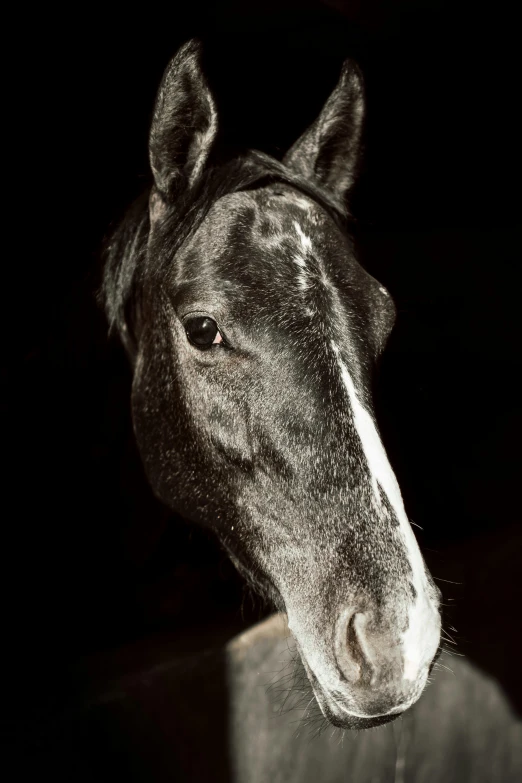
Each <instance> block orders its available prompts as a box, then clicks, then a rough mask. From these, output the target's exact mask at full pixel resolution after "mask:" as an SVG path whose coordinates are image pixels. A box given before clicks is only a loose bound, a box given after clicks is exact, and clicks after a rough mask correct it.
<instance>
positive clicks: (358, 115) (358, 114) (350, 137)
mask: <svg viewBox="0 0 522 783" xmlns="http://www.w3.org/2000/svg"><path fill="white" fill-rule="evenodd" d="M363 120H364V86H363V79H362V75H361V72H360V70H359V68H358V67H357V65H356V64H355V63H354V62H353V61H352V60H345V62H344V64H343V67H342V71H341V76H340V78H339V81H338V83H337V86H336V88H335V89H334V91H333V92H332V94H331V95H330V97H329V98H328V100H327V101H326V103H325V105H324V107H323V109H322V111H321V113H320V115H319V117H318V118H317V119H316V120H315V122H314V123H313V124H312V125H311V126H310V127H309V128H308V130H306V131H305V132H304V133H303V135H302V136H301V137H300V138H299V139H298V140H297V141H296V142H295V144H294V145H293V147H291V149H290V150H289V151H288V152H287V153H286V155H285V157H284V158H283V163H284V164H285V165H286V166H288V167H289V168H291V169H293V170H294V171H296V172H297V173H299V174H301V175H302V176H304V177H305V178H306V179H310V180H312V181H315V182H317V183H319V184H320V185H322V186H323V187H325V188H327V189H328V190H330V191H331V192H333V193H334V195H335V196H336V197H337V198H338V199H339V200H341V201H342V200H343V199H344V197H345V196H346V194H347V192H348V191H349V190H350V188H351V187H352V185H353V184H354V182H355V178H356V175H357V167H358V162H359V156H360V145H361V133H362V127H363Z"/></svg>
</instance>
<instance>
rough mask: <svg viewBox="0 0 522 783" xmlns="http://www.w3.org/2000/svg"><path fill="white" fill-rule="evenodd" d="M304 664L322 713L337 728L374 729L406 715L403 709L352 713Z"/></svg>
mask: <svg viewBox="0 0 522 783" xmlns="http://www.w3.org/2000/svg"><path fill="white" fill-rule="evenodd" d="M303 663H304V667H305V670H306V673H307V675H308V679H309V680H310V684H311V686H312V690H313V692H314V696H315V699H316V701H317V704H318V705H319V708H320V710H321V712H322V713H323V715H324V717H325V718H326V719H327V720H328V721H329V722H330V723H331V724H332V725H333V726H335V727H336V728H339V729H357V730H361V729H373V728H375V727H376V726H383V725H384V724H385V723H391V721H394V720H395V719H396V718H398V717H399V716H400V715H402V714H403V713H404V709H403V708H398V709H396V710H392V711H390V712H387V713H386V714H384V715H359V714H357V713H355V712H352V711H350V709H349V708H348V707H344V706H343V704H342V703H341V702H340V700H339V698H338V697H335V696H333V694H331V693H329V692H328V691H327V690H326V689H325V688H323V687H322V686H321V685H320V683H319V680H318V679H317V677H316V676H315V675H314V673H313V672H312V671H311V670H310V667H309V666H308V665H307V664H306V662H305V661H304V660H303ZM408 706H410V705H408Z"/></svg>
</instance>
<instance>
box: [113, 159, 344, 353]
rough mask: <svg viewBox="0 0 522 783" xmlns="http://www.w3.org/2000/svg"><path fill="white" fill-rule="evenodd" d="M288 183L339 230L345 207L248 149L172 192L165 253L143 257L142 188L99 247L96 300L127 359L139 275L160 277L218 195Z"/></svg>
mask: <svg viewBox="0 0 522 783" xmlns="http://www.w3.org/2000/svg"><path fill="white" fill-rule="evenodd" d="M277 183H279V184H284V185H288V186H290V187H292V188H294V189H296V190H298V191H299V192H300V193H302V194H304V195H305V196H308V197H309V198H311V199H313V200H314V201H315V202H317V203H318V204H320V205H321V206H322V207H323V209H325V210H326V211H327V212H328V213H329V214H330V216H331V217H332V218H333V219H334V220H335V222H336V223H337V225H339V226H340V227H341V228H343V229H344V230H346V229H347V227H348V222H349V220H350V219H351V216H350V214H349V212H348V210H347V208H346V205H345V204H341V203H340V202H339V201H338V200H337V199H336V198H335V196H334V195H333V194H332V193H330V192H328V191H326V190H324V189H323V188H322V187H320V186H319V184H316V183H314V182H311V181H310V180H308V179H305V178H304V177H302V176H300V175H299V174H297V173H295V172H294V171H292V170H291V169H289V168H287V167H286V166H284V165H283V163H281V162H279V161H277V160H276V159H275V158H272V157H271V156H269V155H267V154H265V153H262V152H259V151H257V150H251V151H248V152H247V153H245V154H243V155H241V156H238V157H236V158H234V159H233V160H231V161H228V162H227V163H224V164H221V165H215V166H209V167H208V168H207V170H206V171H205V172H204V173H203V175H202V177H201V179H200V182H199V183H198V185H197V186H196V187H195V188H193V189H192V190H189V189H187V190H186V192H185V193H180V194H177V195H176V197H175V198H174V199H173V208H169V212H168V216H167V218H166V219H167V220H168V223H169V224H170V225H168V226H167V231H166V232H165V236H166V237H167V239H166V240H165V245H166V246H165V247H164V248H163V249H164V251H165V252H161V253H160V254H158V257H157V258H155V259H152V258H149V257H148V254H147V244H148V236H149V231H150V220H149V208H148V202H149V194H150V187H149V188H147V190H146V191H144V192H143V193H142V194H141V195H140V196H139V197H138V198H137V199H136V200H135V201H134V203H133V204H132V205H131V206H130V208H129V209H128V210H127V211H126V213H125V215H124V216H123V218H122V220H120V222H119V223H118V224H117V225H116V227H115V229H114V230H113V231H112V232H111V233H110V234H109V236H108V239H107V240H106V242H105V246H104V249H103V261H104V264H103V265H104V269H103V282H102V286H101V290H100V292H99V301H100V303H101V304H102V306H103V307H104V308H105V312H106V315H107V318H108V321H109V333H113V332H117V333H118V334H119V336H120V338H121V340H122V342H123V345H124V347H125V349H126V350H127V352H128V353H129V355H130V356H131V358H132V357H133V356H134V354H135V350H136V326H137V323H136V322H137V311H138V309H139V297H140V289H141V283H142V281H143V279H144V276H145V271H147V274H148V275H150V274H151V273H152V274H154V275H157V276H158V278H160V276H161V273H164V271H165V269H164V267H165V264H168V263H171V261H172V259H173V258H174V256H175V255H176V253H177V252H178V251H179V249H180V248H181V247H182V245H183V244H184V243H185V242H186V241H187V240H188V239H189V238H190V237H191V236H192V235H193V234H194V233H195V231H196V230H197V229H198V227H199V226H200V225H201V223H202V222H203V220H204V218H205V216H206V215H207V214H208V211H209V210H210V208H211V206H212V205H213V204H214V203H215V202H216V201H217V200H218V199H220V198H222V197H223V196H225V195H227V194H230V193H237V192H240V191H246V190H254V189H257V188H260V187H264V186H267V185H273V184H277Z"/></svg>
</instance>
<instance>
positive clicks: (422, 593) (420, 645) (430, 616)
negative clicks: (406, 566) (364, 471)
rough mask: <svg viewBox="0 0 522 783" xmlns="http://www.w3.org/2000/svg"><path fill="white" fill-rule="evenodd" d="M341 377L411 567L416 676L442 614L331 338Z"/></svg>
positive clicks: (412, 670)
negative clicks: (435, 602)
mask: <svg viewBox="0 0 522 783" xmlns="http://www.w3.org/2000/svg"><path fill="white" fill-rule="evenodd" d="M331 345H332V349H333V352H334V354H335V356H336V359H337V363H338V365H339V369H340V371H341V378H342V381H343V384H344V387H345V389H346V391H347V394H348V399H349V401H350V406H351V410H352V414H353V420H354V425H355V429H356V430H357V434H358V435H359V439H360V441H361V446H362V449H363V452H364V455H365V458H366V462H367V464H368V469H369V472H370V476H371V480H372V485H373V491H374V495H375V499H376V501H377V503H378V504H379V505H380V504H381V496H380V492H379V485H380V487H381V489H382V491H383V492H385V493H386V496H387V497H388V500H389V502H390V505H391V506H392V508H393V510H394V512H395V515H396V517H397V519H398V520H399V526H400V527H399V530H400V534H401V537H402V540H403V543H404V547H405V550H406V552H407V556H408V560H409V563H410V566H411V570H412V583H413V586H414V588H415V590H416V593H417V596H416V598H415V600H414V602H413V605H412V606H411V607H410V609H409V616H408V620H409V623H408V628H407V630H406V632H405V634H404V636H403V649H404V653H405V661H406V663H405V670H404V677H405V678H407V679H415V678H416V677H417V675H418V674H419V672H420V670H421V669H422V668H423V667H424V665H425V664H426V662H430V661H431V659H432V657H433V656H434V655H435V652H436V650H437V647H438V643H439V634H440V618H439V615H438V611H437V609H436V607H435V606H434V605H433V603H432V601H431V599H430V597H429V590H428V584H427V579H426V572H425V568H424V561H423V559H422V555H421V553H420V550H419V546H418V544H417V539H416V538H415V536H414V534H413V530H412V529H411V526H410V523H409V521H408V517H407V515H406V511H405V509H404V502H403V499H402V495H401V491H400V488H399V484H398V482H397V479H396V477H395V473H394V472H393V470H392V467H391V465H390V462H389V460H388V456H387V454H386V451H385V449H384V446H383V444H382V441H381V438H380V435H379V433H378V431H377V427H376V425H375V422H374V421H373V419H372V417H371V415H370V414H369V412H368V411H367V410H366V408H365V407H364V406H363V405H362V403H361V402H360V400H359V396H358V394H357V391H356V389H355V385H354V383H353V380H352V378H351V376H350V373H349V372H348V368H347V367H346V365H345V363H344V361H343V359H342V356H341V352H340V350H339V347H338V346H337V344H336V343H335V342H334V341H333V340H332V343H331Z"/></svg>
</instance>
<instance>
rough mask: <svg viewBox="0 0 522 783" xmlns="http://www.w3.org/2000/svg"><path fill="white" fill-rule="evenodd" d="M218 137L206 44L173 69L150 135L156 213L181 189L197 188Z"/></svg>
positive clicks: (180, 55)
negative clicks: (206, 68)
mask: <svg viewBox="0 0 522 783" xmlns="http://www.w3.org/2000/svg"><path fill="white" fill-rule="evenodd" d="M216 133H217V112H216V107H215V104H214V99H213V97H212V94H211V92H210V90H209V88H208V85H207V82H206V79H205V77H204V75H203V70H202V67H201V44H200V43H199V41H196V40H192V41H188V42H187V43H186V44H184V45H183V46H182V47H181V49H179V51H178V52H177V54H176V55H175V56H174V57H173V58H172V60H171V61H170V63H169V65H168V66H167V69H166V71H165V73H164V75H163V79H162V82H161V85H160V88H159V91H158V95H157V98H156V105H155V107H154V114H153V117H152V125H151V129H150V135H149V159H150V165H151V168H152V173H153V175H154V183H155V192H153V196H154V198H153V199H152V201H151V211H154V209H157V205H158V201H163V202H166V201H168V200H169V198H172V197H173V196H174V195H175V193H176V192H177V191H178V189H179V188H180V186H183V187H185V188H186V187H192V186H193V185H194V184H195V182H196V181H197V180H198V178H199V177H200V175H201V172H202V170H203V168H204V166H205V163H206V162H207V160H208V157H209V154H210V151H211V148H212V145H213V143H214V140H215V138H216ZM154 203H155V204H156V206H155V207H153V204H154Z"/></svg>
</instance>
